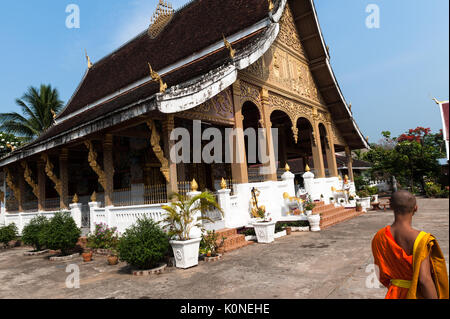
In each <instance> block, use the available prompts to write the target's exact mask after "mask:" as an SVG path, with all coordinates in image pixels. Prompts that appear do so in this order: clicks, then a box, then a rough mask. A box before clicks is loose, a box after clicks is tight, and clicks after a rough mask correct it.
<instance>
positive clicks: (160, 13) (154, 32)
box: [148, 0, 175, 39]
mask: <svg viewBox="0 0 450 319" xmlns="http://www.w3.org/2000/svg"><path fill="white" fill-rule="evenodd" d="M174 13H175V10H174V9H173V8H172V4H170V3H168V2H167V1H163V0H159V3H158V5H157V6H156V10H155V12H154V13H153V16H152V17H151V19H150V26H149V27H148V35H149V36H150V37H151V38H152V39H154V38H156V37H157V36H158V35H159V34H160V33H161V31H162V30H163V29H164V27H165V26H166V25H167V24H169V22H170V20H172V17H173V14H174Z"/></svg>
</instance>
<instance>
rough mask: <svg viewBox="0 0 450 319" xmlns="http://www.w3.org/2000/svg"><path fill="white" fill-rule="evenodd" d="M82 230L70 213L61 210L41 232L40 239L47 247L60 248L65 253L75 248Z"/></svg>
mask: <svg viewBox="0 0 450 319" xmlns="http://www.w3.org/2000/svg"><path fill="white" fill-rule="evenodd" d="M80 235H81V230H80V229H79V228H78V227H77V225H76V223H75V221H74V220H73V218H72V217H71V216H70V214H69V213H64V212H59V213H56V214H55V216H53V218H52V219H50V222H49V223H48V225H47V226H46V227H44V229H43V231H42V232H41V233H40V241H41V243H42V244H43V245H45V246H46V247H47V248H50V249H53V250H58V249H60V250H61V252H62V254H63V255H67V254H68V253H69V251H70V250H71V249H73V248H75V246H76V244H77V242H78V239H79V238H80Z"/></svg>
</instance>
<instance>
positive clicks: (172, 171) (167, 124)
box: [163, 115, 178, 195]
mask: <svg viewBox="0 0 450 319" xmlns="http://www.w3.org/2000/svg"><path fill="white" fill-rule="evenodd" d="M174 128H175V118H174V116H173V115H167V118H166V119H165V120H164V121H163V142H164V153H165V154H166V156H167V158H168V160H169V181H168V183H167V193H168V195H170V194H172V193H178V176H177V164H176V163H174V162H172V160H171V158H170V150H171V149H172V147H173V146H174V144H175V142H174V141H172V140H170V134H171V133H172V131H173V129H174Z"/></svg>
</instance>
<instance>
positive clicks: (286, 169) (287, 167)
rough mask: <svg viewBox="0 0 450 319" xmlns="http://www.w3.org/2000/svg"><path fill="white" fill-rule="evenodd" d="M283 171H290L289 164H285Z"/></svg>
mask: <svg viewBox="0 0 450 319" xmlns="http://www.w3.org/2000/svg"><path fill="white" fill-rule="evenodd" d="M284 170H285V171H286V172H289V171H290V170H291V168H290V167H289V164H288V163H286V166H285V167H284Z"/></svg>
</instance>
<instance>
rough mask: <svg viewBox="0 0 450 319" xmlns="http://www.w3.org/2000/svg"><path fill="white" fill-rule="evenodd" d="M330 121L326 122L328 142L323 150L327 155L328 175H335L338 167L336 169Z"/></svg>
mask: <svg viewBox="0 0 450 319" xmlns="http://www.w3.org/2000/svg"><path fill="white" fill-rule="evenodd" d="M330 123H331V122H329V123H327V130H328V136H327V139H328V143H327V145H325V152H326V155H327V163H328V171H329V173H330V176H331V177H337V176H338V169H337V163H336V152H335V149H334V134H333V130H332V128H331V124H330Z"/></svg>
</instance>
